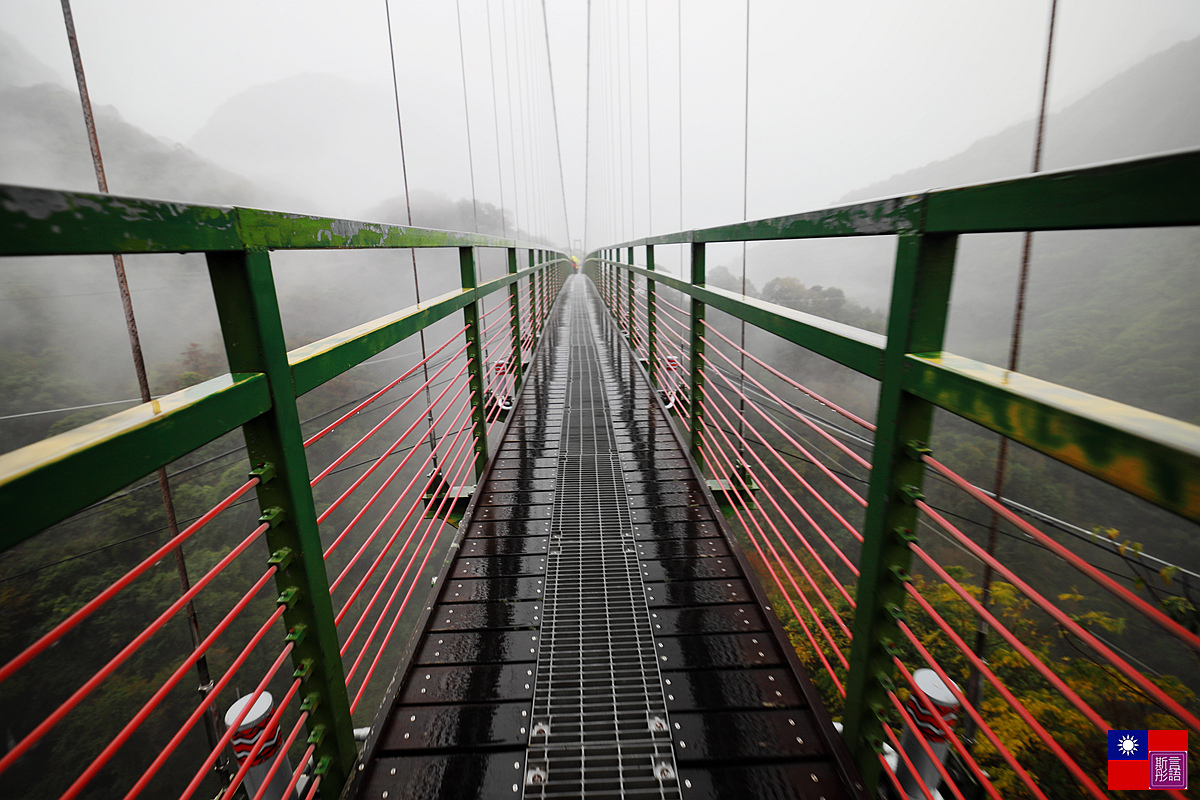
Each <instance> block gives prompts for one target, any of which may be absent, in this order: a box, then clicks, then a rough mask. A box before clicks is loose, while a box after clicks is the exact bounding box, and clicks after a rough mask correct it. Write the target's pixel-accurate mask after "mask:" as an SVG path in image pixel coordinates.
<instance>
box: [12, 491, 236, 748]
mask: <svg viewBox="0 0 1200 800" xmlns="http://www.w3.org/2000/svg"><path fill="white" fill-rule="evenodd" d="M258 483H259V479H258V478H257V477H254V478H251V479H250V480H248V481H246V482H245V483H244V484H242V486H241V487H239V488H238V489H237V490H236V491H235V492H234V493H233V494H231V495H229V496H228V497H226V498H225V499H224V500H222V501H221V502H219V503H217V504H216V505H215V506H213V507H212V508H211V509H210V510H209V511H208V513H206V514H205V515H204V516H202V517H200V519H198V520H196V521H195V522H193V523H192V524H191V525H189V526H187V527H186V528H184V529H183V530H182V531H180V532H179V533H178V534H177V535H176V536H174V537H173V538H172V539H171V540H170V541H168V542H167V543H166V544H164V545H163V546H162V547H160V548H158V549H157V550H155V551H154V552H153V553H151V554H150V555H149V556H148V557H147V558H146V559H145V560H143V561H142V563H140V564H138V565H137V566H136V567H134V568H133V569H131V570H130V571H129V572H127V573H125V574H124V575H123V576H121V577H120V578H119V579H117V581H116V582H115V583H113V584H112V585H111V586H109V587H108V588H107V589H105V590H104V591H102V592H101V593H100V594H98V595H96V596H95V597H93V598H92V599H91V600H89V601H88V602H87V603H86V604H85V605H84V606H83V607H82V608H80V609H79V610H78V611H76V612H75V613H73V614H72V615H71V616H69V617H67V618H66V619H65V620H63V621H62V622H60V623H59V624H58V625H55V626H54V628H53V629H51V630H50V631H49V632H48V633H46V634H45V635H44V636H42V637H41V638H40V639H38V640H37V641H36V642H34V643H33V644H31V645H29V647H27V648H25V649H24V650H23V651H21V654H20V655H18V656H17V657H16V658H14V659H13V660H12V661H9V662H8V663H7V664H5V665H4V667H3V668H2V669H0V683H3V682H4V681H6V680H8V679H9V678H11V677H12V676H13V674H14V673H15V672H16V671H17V670H19V669H20V668H21V667H23V666H25V665H26V664H28V663H29V662H30V661H32V660H33V659H34V658H35V657H36V656H38V655H39V654H41V653H44V652H45V651H46V650H48V649H49V648H50V647H51V646H52V645H53V644H54V643H55V642H57V641H59V640H60V639H62V638H63V637H64V636H66V635H67V634H68V633H70V632H71V631H72V630H73V629H74V628H75V627H76V626H77V625H78V624H79V623H81V622H83V621H84V620H85V619H87V618H88V617H89V616H91V615H92V614H93V613H95V611H96V610H97V609H98V608H100V606H102V605H104V604H105V603H107V602H108V601H109V600H111V599H112V598H113V596H114V595H116V594H117V593H118V592H120V591H121V590H122V589H124V588H125V587H126V586H128V585H129V584H131V583H133V581H135V580H136V579H137V578H139V577H140V576H142V575H144V574H145V573H146V571H147V570H149V569H150V568H151V567H153V566H154V565H155V564H157V563H158V562H159V561H161V560H162V559H163V558H165V557H166V555H167V554H168V553H170V552H171V551H173V550H175V549H176V548H177V547H179V546H180V545H181V544H183V543H184V542H185V541H187V540H188V539H189V538H190V537H191V536H192V535H193V534H194V533H196V532H197V531H198V530H200V529H201V528H203V527H204V526H205V525H207V524H208V523H210V522H212V521H213V519H214V518H215V517H216V516H217V515H218V514H220V513H221V512H222V511H224V510H225V509H227V508H229V507H230V506H231V505H233V504H234V503H235V502H236V501H237V500H238V498H240V497H241V496H242V495H244V494H245V493H246V492H248V491H250V489H252V488H253V487H255V486H257V485H258ZM0 771H3V767H0Z"/></svg>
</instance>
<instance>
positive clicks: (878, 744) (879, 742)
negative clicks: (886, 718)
mask: <svg viewBox="0 0 1200 800" xmlns="http://www.w3.org/2000/svg"><path fill="white" fill-rule="evenodd" d="M871 749H872V750H874V751H875V752H876V753H882V752H883V739H880V738H879V737H878V736H872V737H871Z"/></svg>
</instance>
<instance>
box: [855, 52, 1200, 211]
mask: <svg viewBox="0 0 1200 800" xmlns="http://www.w3.org/2000/svg"><path fill="white" fill-rule="evenodd" d="M1053 80H1054V78H1053V73H1051V86H1050V90H1051V92H1053V91H1054V84H1053ZM1033 140H1034V121H1033V120H1032V119H1030V120H1025V121H1023V122H1019V123H1017V124H1015V125H1013V126H1011V127H1009V128H1006V129H1004V130H1003V131H1000V132H999V133H996V134H995V135H993V136H988V137H986V138H984V139H980V140H979V141H977V142H975V143H974V144H972V145H971V146H970V147H968V148H967V149H966V150H964V151H962V152H961V153H958V154H957V155H954V156H951V157H950V158H947V159H944V160H942V161H935V162H933V163H930V164H926V165H925V166H923V167H918V168H916V169H912V170H908V171H907V172H903V173H900V174H899V175H893V176H892V177H890V178H888V179H886V180H882V181H879V182H878V183H873V184H870V185H869V186H865V187H863V188H862V189H859V190H857V191H853V192H851V193H849V194H847V195H845V196H844V197H842V198H841V200H842V202H852V201H855V200H866V199H869V198H873V197H887V196H890V195H897V194H904V193H908V192H914V193H915V192H920V191H924V190H926V189H932V188H937V187H944V186H956V185H959V184H964V183H978V182H982V181H988V180H996V179H1000V178H1007V177H1012V176H1015V175H1023V174H1025V173H1027V172H1029V169H1030V165H1031V163H1032V159H1033ZM1188 147H1200V37H1197V38H1195V39H1191V40H1190V41H1186V42H1180V43H1179V44H1177V45H1175V46H1174V47H1171V48H1168V49H1167V50H1164V51H1162V52H1160V53H1157V54H1155V55H1153V56H1150V57H1149V58H1147V59H1146V60H1144V61H1142V62H1141V63H1139V64H1137V65H1135V66H1133V67H1130V68H1129V69H1128V70H1126V71H1124V72H1122V73H1120V74H1119V75H1117V76H1115V77H1114V78H1112V79H1110V80H1108V81H1106V82H1105V83H1103V84H1101V85H1100V86H1099V87H1097V88H1096V89H1095V90H1093V91H1091V92H1089V93H1088V94H1086V95H1084V96H1083V97H1081V98H1080V99H1079V100H1077V101H1075V102H1074V103H1072V104H1071V105H1069V106H1067V107H1066V108H1064V109H1063V110H1062V111H1059V112H1057V113H1054V114H1051V115H1050V116H1049V117H1048V118H1047V120H1046V138H1045V152H1044V155H1043V168H1044V169H1047V170H1054V169H1062V168H1066V167H1074V166H1080V165H1083V164H1092V163H1095V162H1098V161H1111V160H1113V159H1119V158H1131V157H1134V156H1139V155H1146V154H1149V153H1159V152H1163V151H1167V150H1178V149H1183V148H1188Z"/></svg>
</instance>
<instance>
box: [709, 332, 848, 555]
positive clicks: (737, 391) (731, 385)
mask: <svg viewBox="0 0 1200 800" xmlns="http://www.w3.org/2000/svg"><path fill="white" fill-rule="evenodd" d="M702 338H703V337H702ZM706 343H707V341H706ZM717 352H718V354H719V355H721V356H722V357H724V354H723V353H720V352H719V351H717ZM704 360H705V363H707V364H709V365H711V366H712V367H713V370H712V371H713V372H715V373H716V374H717V375H718V376H719V377H720V378H721V379H722V380H723V381H725V383H726V384H728V385H729V389H730V391H731V392H733V393H734V394H735V395H737V396H738V397H739V398H740V399H742V400H744V401H745V402H746V403H747V404H748V405H750V406H751V407H752V408H753V409H754V410H755V411H757V412H758V415H759V416H760V417H762V418H763V419H765V420H766V421H767V423H768V424H769V425H771V427H772V428H774V429H775V430H776V431H778V432H779V434H780V435H781V436H783V438H785V439H786V440H787V441H788V443H789V444H791V445H792V447H795V448H796V449H797V450H799V451H800V454H801V455H802V456H804V457H805V458H807V459H808V460H809V461H810V462H812V464H813V466H815V467H817V469H819V470H821V472H822V473H823V474H824V475H825V476H826V477H827V478H829V479H830V480H831V481H833V482H834V483H836V484H837V485H838V487H840V488H841V489H842V491H844V492H845V493H846V494H848V495H850V497H852V498H854V501H855V502H856V503H858V504H859V505H860V506H862V507H863V508H866V506H867V501H866V499H865V498H863V496H862V495H860V494H859V493H858V492H856V491H854V490H853V489H851V488H850V486H849V485H848V484H847V483H846V482H845V481H844V480H842V479H841V478H840V477H838V476H837V475H836V474H834V472H833V471H832V470H830V469H829V468H828V467H826V466H825V465H824V464H822V463H821V461H820V460H819V459H817V457H816V456H814V455H813V454H812V453H811V452H809V450H808V448H806V447H805V446H804V445H802V444H800V443H799V442H797V441H796V440H795V439H793V438H792V436H791V435H790V434H789V433H788V432H787V431H785V430H784V429H783V428H782V427H780V426H779V425H778V424H777V423H775V421H774V420H772V419H771V418H770V417H769V416H768V415H767V414H766V413H765V412H764V411H763V410H762V409H761V408H759V406H758V404H757V403H756V402H754V401H753V400H751V399H750V398H749V397H747V396H746V395H745V393H743V392H742V391H741V390H740V389H738V387H737V386H736V385H735V384H734V383H733V380H732V379H731V378H730V377H729V376H728V375H726V374H725V373H724V372H722V371H721V370H720V369H717V368H716V365H715V364H713V362H712V360H711V359H709V358H708V356H707V355H706V356H705V358H704ZM730 363H733V362H730ZM743 374H745V373H743ZM747 377H749V376H747ZM722 396H723V395H722ZM726 402H729V401H728V400H726ZM731 405H732V404H731ZM738 416H739V418H740V419H742V421H743V422H745V423H746V424H747V425H749V424H750V423H749V421H748V420H746V419H745V417H743V416H741V414H740V412H739V415H738ZM814 427H815V426H814ZM759 438H762V437H759ZM763 443H764V444H767V442H766V440H765V439H764V440H763ZM767 446H768V447H770V444H767ZM858 460H859V461H862V459H861V458H860V459H858ZM862 463H863V464H866V462H865V461H862ZM867 468H868V469H870V465H869V464H868V465H867ZM832 513H833V514H834V515H835V516H838V517H839V518H840V515H839V514H838V513H837V512H836V511H834V512H832ZM842 524H843V525H846V526H847V527H848V529H849V530H850V531H851V532H852V533H855V534H856V535H857V536H858V539H859V541H862V536H861V535H860V534H858V533H857V531H854V529H853V526H851V525H849V523H847V522H845V521H844V520H842Z"/></svg>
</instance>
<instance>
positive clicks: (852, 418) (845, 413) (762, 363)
mask: <svg viewBox="0 0 1200 800" xmlns="http://www.w3.org/2000/svg"><path fill="white" fill-rule="evenodd" d="M706 327H707V328H708V329H709V330H711V331H712V332H713V333H715V334H716V335H717V336H720V337H721V338H722V339H724V340H725V341H726V342H728V343H729V345H730V346H731V347H733V349H735V350H737V351H738V352H739V353H743V354H744V355H745V356H746V357H747V358H749V359H750V360H751V361H753V362H754V363H755V364H758V365H759V366H760V367H762V368H763V369H765V370H767V371H768V372H770V373H771V374H772V375H774V376H775V377H777V378H779V379H780V380H782V381H784V382H785V383H787V384H789V385H790V386H792V387H793V388H795V389H798V390H800V391H801V392H804V394H806V395H808V396H809V397H811V398H812V399H813V400H816V401H817V402H818V403H820V404H821V405H823V406H827V407H828V408H829V409H830V410H832V411H836V412H837V413H839V414H841V415H842V416H843V417H845V418H846V419H848V420H850V421H851V422H856V423H858V424H859V425H861V426H862V427H864V428H866V429H867V430H869V431H874V430H875V426H874V425H872V424H871V423H870V422H867V421H866V420H865V419H863V418H862V417H860V416H858V415H856V414H854V413H853V412H850V411H847V410H846V409H844V408H842V407H841V406H839V405H838V404H837V403H834V402H833V401H831V400H828V399H826V398H825V397H822V396H821V395H819V394H817V393H816V392H814V391H813V390H812V389H809V388H808V387H807V386H802V385H800V384H799V383H797V382H796V380H795V379H794V378H789V377H788V376H787V375H784V374H783V373H782V372H780V371H779V370H777V369H775V368H774V367H772V366H771V365H770V364H768V363H766V362H765V361H763V360H761V359H760V358H758V356H756V355H754V354H753V353H750V352H748V351H746V350H743V349H742V348H741V347H740V346H738V345H736V344H734V343H733V341H732V340H730V339H729V337H727V336H725V334H723V333H721V332H720V331H719V330H717V329H716V328H714V327H712V326H711V325H706Z"/></svg>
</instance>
